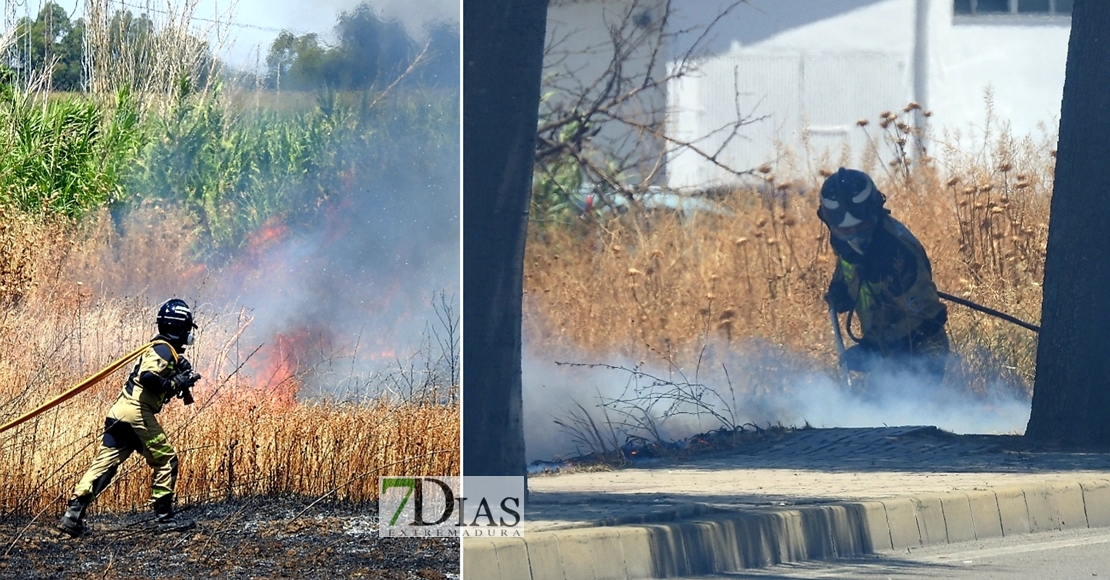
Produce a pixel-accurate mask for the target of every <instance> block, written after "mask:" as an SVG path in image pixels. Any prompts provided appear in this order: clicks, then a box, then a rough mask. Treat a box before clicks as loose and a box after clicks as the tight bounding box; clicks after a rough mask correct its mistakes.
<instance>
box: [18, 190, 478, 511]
mask: <svg viewBox="0 0 1110 580" xmlns="http://www.w3.org/2000/svg"><path fill="white" fill-rule="evenodd" d="M144 211H147V212H150V214H149V216H148V217H149V218H150V219H152V220H154V221H155V223H157V222H158V220H161V221H162V222H163V224H166V223H179V224H181V223H182V222H180V221H179V220H178V216H176V215H168V216H167V215H165V212H164V211H163V210H158V209H155V208H147V209H146V210H144ZM167 211H168V210H167ZM159 212H161V213H159ZM20 220H27V221H26V223H27V224H31V225H20V224H24V222H23V221H20ZM4 223H7V224H10V225H9V227H10V228H16V227H21V228H25V230H26V231H23V230H21V232H22V234H20V235H18V236H13V237H10V238H4V237H3V235H4V234H3V232H4V231H7V230H4V229H0V242H3V243H4V244H7V246H4V245H0V250H3V251H5V252H10V253H11V255H16V256H25V260H26V265H25V266H22V269H21V270H18V272H23V273H22V274H18V273H17V274H15V275H9V274H8V273H7V272H8V271H7V270H5V271H4V276H5V277H4V278H3V280H0V282H2V283H5V284H9V285H15V284H19V285H20V286H21V287H25V288H29V289H30V290H29V291H27V292H22V293H20V294H18V295H10V294H9V295H5V296H16V297H15V298H11V299H9V300H8V301H6V302H5V304H4V306H3V308H0V422H6V421H8V420H10V419H13V418H15V417H17V416H19V415H20V414H22V413H23V412H25V411H28V410H30V409H33V408H36V407H37V406H38V405H39V404H41V403H42V402H44V401H46V400H48V399H50V398H52V397H54V396H55V395H57V394H58V393H60V392H62V391H64V390H65V389H68V388H69V387H70V386H72V385H74V384H76V383H77V382H78V381H80V380H81V379H82V378H84V377H85V376H88V375H90V374H92V373H93V372H95V371H96V370H98V369H100V368H102V367H104V366H106V365H107V364H108V363H110V362H111V361H113V360H115V359H116V358H117V357H119V356H121V355H122V354H124V353H126V352H128V351H130V350H131V349H133V348H134V347H135V346H137V345H139V344H142V343H143V342H145V341H147V340H149V338H150V337H151V336H153V335H154V333H155V328H154V324H153V312H155V309H156V307H157V301H159V300H161V299H163V298H164V297H165V296H168V295H169V294H163V292H172V289H169V288H158V287H152V286H146V285H144V281H148V280H151V279H152V278H153V277H152V276H151V275H150V272H160V273H163V274H168V275H169V277H176V276H182V277H187V276H203V273H201V274H197V273H196V272H192V271H193V270H195V269H196V268H195V266H194V265H192V264H191V262H190V261H189V260H188V257H187V255H185V249H186V248H187V247H188V245H187V243H186V241H187V238H183V237H182V236H184V235H186V234H187V231H188V225H187V224H184V225H181V226H180V231H174V229H173V228H166V227H155V228H150V229H149V231H148V232H147V233H140V234H137V235H133V236H128V237H127V238H124V239H119V238H118V237H113V236H114V234H113V231H112V229H111V227H110V222H109V221H108V220H107V218H106V217H105V216H101V219H100V220H99V221H94V222H91V225H90V226H89V227H87V228H85V229H84V230H82V231H77V230H76V229H75V228H73V227H72V226H68V225H66V224H62V223H59V224H52V225H44V224H41V223H38V224H36V223H35V222H34V220H31V219H30V218H16V219H13V220H9V219H8V216H5V219H4ZM136 230H137V231H139V232H143V231H144V230H143V229H142V228H132V231H136ZM191 272H192V273H191ZM28 273H30V274H28ZM177 279H178V280H179V281H180V280H181V279H182V278H177ZM94 280H95V281H96V282H95V283H94V282H91V281H94ZM78 282H82V283H80V284H79V283H78ZM121 286H122V287H132V288H135V292H136V293H137V294H136V295H138V294H149V295H152V296H153V298H150V299H148V298H145V297H143V298H112V297H107V296H105V289H107V288H116V287H121ZM198 324H199V325H200V326H201V329H202V331H201V335H200V337H199V338H198V341H197V345H195V346H194V347H192V348H190V350H189V353H188V355H189V358H190V359H191V360H192V361H193V364H194V366H195V367H196V368H197V370H198V371H199V372H200V373H201V374H202V375H203V376H204V377H205V379H204V380H203V381H201V382H200V383H199V384H198V385H197V386H196V387H195V388H194V396H195V398H196V403H195V404H193V405H192V406H184V405H183V404H182V403H181V401H179V400H174V401H172V402H171V403H169V404H168V405H167V406H166V409H165V410H164V411H163V412H162V413H161V414H160V415H159V420H160V421H161V423H162V425H163V427H164V428H165V429H166V431H167V433H168V434H169V436H170V440H171V442H172V443H173V444H174V446H175V447H176V449H177V451H178V453H179V455H180V457H181V472H180V478H179V480H178V488H177V492H178V496H179V498H180V499H181V500H182V501H185V502H192V501H204V500H210V499H219V498H224V497H228V496H232V495H235V496H247V495H254V496H266V495H274V494H289V495H303V496H307V497H323V496H327V497H329V498H337V499H344V500H351V501H369V500H374V499H376V497H377V481H378V480H377V478H378V476H381V475H399V474H405V475H433V474H439V475H457V474H458V473H459V438H460V433H459V409H458V406H457V405H453V406H452V405H438V404H433V403H429V402H423V401H421V400H418V399H417V400H411V401H397V400H392V401H386V400H378V399H367V400H364V401H363V402H361V403H358V404H341V403H326V402H317V403H302V402H298V401H297V400H296V397H295V396H294V395H295V391H296V388H297V387H298V386H299V383H298V382H297V381H296V380H295V379H292V380H290V379H288V378H285V377H286V376H285V375H280V376H281V377H283V378H282V379H281V380H279V381H278V384H269V382H268V381H269V377H264V376H257V377H252V376H248V375H247V374H246V370H244V369H240V367H241V365H242V363H244V362H245V361H246V360H247V359H248V358H249V357H250V355H251V351H252V349H253V348H254V346H255V345H247V344H245V343H244V342H243V341H242V338H241V336H242V334H243V333H242V331H243V330H244V329H245V327H246V326H247V325H249V324H250V319H249V317H246V316H245V315H244V314H243V313H242V312H238V311H227V312H220V311H218V309H215V308H209V309H206V310H205V311H204V312H203V313H202V316H201V318H200V319H198ZM254 361H255V362H257V361H258V359H254ZM126 372H128V369H124V370H121V371H118V372H117V373H116V374H115V375H113V376H111V377H109V378H108V379H106V380H105V381H103V382H102V383H101V384H99V385H97V386H95V387H93V388H91V389H89V390H88V391H86V392H84V393H82V394H80V395H78V396H77V397H76V398H74V399H72V400H70V401H68V402H66V403H64V404H62V405H61V406H60V407H59V408H57V409H55V410H52V411H49V412H47V413H45V414H43V415H42V416H40V417H39V418H37V419H34V420H32V421H30V422H28V423H25V424H23V425H20V426H19V427H16V428H14V429H12V430H10V431H7V432H5V433H3V434H2V435H0V514H9V515H10V514H21V515H35V514H41V513H44V512H47V513H49V512H50V511H51V510H57V509H60V506H61V503H60V501H64V500H65V499H66V498H68V497H69V495H70V494H71V493H72V489H73V486H74V484H75V483H76V482H77V479H78V478H80V476H81V475H82V474H83V473H84V470H85V469H86V468H88V466H89V465H90V463H91V462H92V458H93V456H94V454H95V453H96V448H97V446H98V445H99V442H100V437H99V435H100V430H101V429H102V427H103V421H104V416H105V414H106V412H107V410H108V408H109V407H110V406H111V405H112V403H113V402H114V401H115V399H116V397H117V396H118V394H119V391H120V388H121V386H122V381H123V379H124V377H125V376H126ZM260 374H261V373H260ZM149 494H150V470H149V468H148V467H147V466H146V465H145V463H144V462H143V461H142V459H141V458H140V457H139V456H138V455H137V454H136V455H135V456H134V457H132V458H130V459H129V460H128V461H127V462H126V463H125V464H124V465H123V467H121V470H120V473H119V475H118V476H117V477H116V481H115V482H114V483H113V484H112V486H111V487H109V488H108V490H107V491H105V492H104V494H103V495H102V496H101V497H100V498H99V499H98V500H97V502H96V503H95V504H94V509H95V510H120V509H134V508H142V507H143V506H145V504H146V501H147V499H148V497H149ZM51 517H53V514H51Z"/></svg>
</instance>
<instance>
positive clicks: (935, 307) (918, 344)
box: [817, 167, 949, 383]
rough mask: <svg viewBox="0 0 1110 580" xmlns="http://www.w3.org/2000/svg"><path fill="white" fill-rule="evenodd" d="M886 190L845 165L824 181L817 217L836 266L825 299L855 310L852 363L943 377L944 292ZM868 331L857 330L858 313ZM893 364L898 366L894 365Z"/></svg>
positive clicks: (847, 362) (856, 367)
mask: <svg viewBox="0 0 1110 580" xmlns="http://www.w3.org/2000/svg"><path fill="white" fill-rule="evenodd" d="M885 201H886V196H884V195H883V194H882V193H881V192H880V191H879V190H878V188H877V187H876V186H875V183H874V182H873V181H872V180H871V177H870V176H868V175H867V174H866V173H864V172H862V171H856V170H853V169H845V168H843V167H841V168H840V170H839V171H837V172H836V173H835V174H833V175H831V176H829V177H828V179H826V180H825V183H824V184H823V185H822V186H821V206H820V207H819V208H818V210H817V216H818V217H819V218H821V221H822V222H824V223H825V225H826V226H828V228H829V234H830V236H829V241H830V243H831V244H832V248H833V251H834V252H835V254H836V258H837V264H836V270H835V271H834V272H833V277H832V282H831V283H830V284H829V290H828V292H827V293H826V294H825V301H826V302H828V304H829V306H830V308H832V309H833V310H835V311H836V312H837V313H840V312H848V313H849V314H848V324H847V327H848V335H849V336H850V337H851V338H852V340H854V341H856V342H857V343H858V344H856V345H855V346H853V347H851V348H849V349H848V350H847V351H845V352H844V359H843V360H842V361H841V364H842V365H844V367H845V368H846V369H847V370H851V371H857V372H870V371H873V370H875V368H876V364H877V363H880V362H885V363H887V364H888V365H890V366H886V367H885V368H888V369H892V370H903V371H910V372H913V373H916V374H919V375H926V378H927V379H929V380H932V381H935V382H937V383H939V382H940V380H941V379H942V378H943V377H944V367H945V361H946V358H947V355H948V352H949V347H948V335H947V334H946V333H945V330H944V324H945V322H947V321H948V311H947V309H946V308H945V306H944V304H941V302H940V299H939V298H938V296H937V288H936V285H935V284H934V283H933V272H932V267H931V266H930V264H929V258H928V257H926V255H925V249H924V248H923V247H922V246H921V242H919V241H918V240H917V238H915V237H914V236H913V234H912V233H910V231H909V229H907V228H906V226H904V225H902V224H901V223H900V222H898V220H896V219H894V218H893V217H891V216H890V210H888V209H886V208H885V207H884V206H883V204H884V203H885ZM853 313H854V314H855V315H856V316H857V317H858V318H859V324H860V328H861V331H862V332H861V334H862V336H861V337H858V338H857V337H856V336H855V335H854V334H853V333H852V314H853ZM892 367H893V368H892Z"/></svg>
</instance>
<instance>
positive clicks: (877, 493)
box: [525, 427, 1110, 531]
mask: <svg viewBox="0 0 1110 580" xmlns="http://www.w3.org/2000/svg"><path fill="white" fill-rule="evenodd" d="M1108 474H1110V453H1064V452H1057V451H1053V450H1044V449H1029V448H1025V443H1024V442H1022V441H1021V439H1020V438H1015V437H1005V436H974V435H951V434H948V433H945V432H943V431H938V430H937V429H936V428H935V427H877V428H858V429H856V428H838V429H808V430H803V431H796V432H792V433H787V434H783V435H780V436H774V437H768V438H766V439H764V440H760V441H757V442H753V443H750V444H745V445H741V446H739V447H737V448H735V449H733V450H730V451H727V452H722V453H718V454H715V455H710V456H698V457H695V458H693V459H691V460H688V461H679V462H676V461H668V462H659V463H655V464H651V463H646V464H640V466H638V467H634V468H626V469H620V470H617V471H607V472H587V473H566V474H560V475H555V476H540V477H536V476H533V477H529V478H528V487H529V492H530V493H531V497H530V503H529V505H528V506H527V507H526V514H525V521H526V524H525V525H526V526H527V528H528V530H530V531H539V530H554V529H565V528H575V527H589V526H596V525H612V524H619V523H631V522H636V521H645V520H646V521H651V520H652V518H653V517H656V516H657V517H656V519H668V517H670V516H669V515H668V514H671V513H675V512H677V513H679V514H682V516H681V517H693V516H695V515H699V514H701V513H705V512H706V510H714V509H725V510H728V509H736V508H752V507H784V506H799V505H812V504H822V503H829V502H834V501H845V500H869V499H884V498H890V497H898V496H908V495H915V494H932V493H948V492H953V491H969V490H979V489H988V488H991V487H1001V486H1007V485H1023V484H1028V483H1032V482H1036V483H1053V482H1063V481H1075V480H1079V479H1098V478H1106V477H1107V475H1108ZM637 518H644V520H637ZM671 519H673V517H671Z"/></svg>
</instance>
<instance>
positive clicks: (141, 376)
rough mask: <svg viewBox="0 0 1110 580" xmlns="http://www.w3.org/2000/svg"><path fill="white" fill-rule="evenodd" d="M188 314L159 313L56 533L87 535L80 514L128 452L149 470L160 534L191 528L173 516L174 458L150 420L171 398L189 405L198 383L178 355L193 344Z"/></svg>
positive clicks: (175, 306) (180, 308)
mask: <svg viewBox="0 0 1110 580" xmlns="http://www.w3.org/2000/svg"><path fill="white" fill-rule="evenodd" d="M194 328H196V324H194V323H193V313H192V311H191V310H190V309H189V306H188V304H186V303H185V301H183V300H179V299H176V298H175V299H173V300H170V301H168V302H166V303H165V304H163V305H162V307H161V308H160V309H159V310H158V336H155V337H154V338H153V339H152V340H151V345H150V348H148V349H147V350H146V351H145V352H143V354H141V355H140V356H139V359H138V362H137V363H135V367H134V369H133V370H132V371H131V374H130V375H129V376H128V377H127V381H126V383H125V384H124V387H123V390H122V391H121V392H120V395H119V398H118V399H116V403H115V404H114V405H112V408H111V409H109V410H108V416H107V418H106V419H105V420H104V438H103V441H102V443H101V445H100V449H99V451H98V452H97V454H96V458H95V459H94V460H93V464H92V466H91V467H90V468H89V470H88V471H87V472H86V473H85V475H84V477H82V478H81V481H80V482H78V483H77V487H76V488H75V489H74V490H73V498H72V499H70V500H69V506H68V509H67V510H66V512H65V514H64V515H63V516H62V519H61V522H60V523H59V528H60V529H61V530H62V531H63V532H66V533H68V534H70V535H71V536H79V535H81V534H82V533H84V532H85V530H86V525H85V509H86V508H87V507H88V505H89V503H91V502H92V500H93V499H94V498H96V496H97V495H99V494H100V492H102V491H104V489H105V488H107V487H108V484H109V483H111V481H112V478H113V477H115V475H116V470H117V469H119V466H120V464H121V463H123V462H124V461H125V460H126V459H127V458H128V457H130V456H131V454H132V453H133V452H136V451H137V452H139V453H140V454H141V455H142V456H143V458H144V459H146V462H147V465H149V466H150V467H151V469H153V470H154V474H153V479H152V484H151V507H152V508H153V510H154V513H155V514H156V522H157V524H158V526H159V528H162V529H181V528H186V527H191V522H189V521H186V520H184V519H183V518H181V517H180V516H177V517H175V514H174V511H173V490H174V485H175V483H176V481H177V453H176V452H174V449H173V446H172V445H170V442H169V439H167V438H166V433H165V432H164V431H163V430H162V426H161V425H159V424H158V419H157V418H156V417H155V415H157V414H158V412H159V411H161V410H162V406H163V405H165V404H166V403H167V402H168V401H169V400H170V399H171V398H173V397H175V396H176V397H180V398H183V399H185V402H186V404H188V403H191V402H192V398H191V395H190V394H189V388H190V387H192V386H193V384H195V383H196V382H197V381H198V380H199V379H200V375H199V374H197V373H195V372H194V371H193V369H192V365H191V364H190V363H189V361H188V360H187V359H186V358H185V357H184V356H183V355H182V353H184V351H185V347H186V346H187V345H191V344H192V343H193V329H194Z"/></svg>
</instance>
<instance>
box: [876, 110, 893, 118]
mask: <svg viewBox="0 0 1110 580" xmlns="http://www.w3.org/2000/svg"><path fill="white" fill-rule="evenodd" d="M888 117H889V118H891V119H893V118H894V113H891V112H890V111H883V112H882V113H879V118H880V119H886V118H888Z"/></svg>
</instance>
